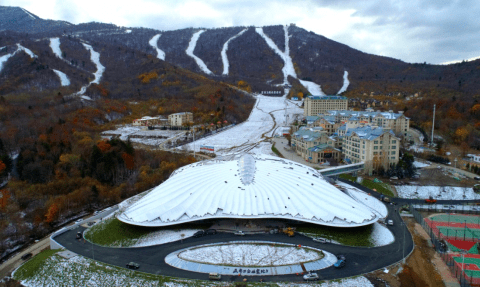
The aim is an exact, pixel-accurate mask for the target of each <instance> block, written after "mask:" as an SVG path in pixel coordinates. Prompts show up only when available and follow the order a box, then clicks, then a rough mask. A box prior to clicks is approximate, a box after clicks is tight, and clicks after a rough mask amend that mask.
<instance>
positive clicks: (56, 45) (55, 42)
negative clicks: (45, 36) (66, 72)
mask: <svg viewBox="0 0 480 288" xmlns="http://www.w3.org/2000/svg"><path fill="white" fill-rule="evenodd" d="M50 48H52V51H53V54H55V55H56V56H57V57H58V58H60V59H62V50H61V49H60V38H58V37H57V38H50Z"/></svg>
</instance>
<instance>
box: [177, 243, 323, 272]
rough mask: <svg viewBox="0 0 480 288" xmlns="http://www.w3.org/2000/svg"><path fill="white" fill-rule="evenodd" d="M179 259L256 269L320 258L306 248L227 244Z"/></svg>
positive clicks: (184, 254)
mask: <svg viewBox="0 0 480 288" xmlns="http://www.w3.org/2000/svg"><path fill="white" fill-rule="evenodd" d="M178 257H179V258H180V259H183V260H187V261H193V262H201V263H208V264H222V265H233V266H255V267H257V266H259V267H264V266H281V265H290V264H298V263H300V262H310V261H315V260H318V259H319V258H320V256H319V254H318V253H317V252H315V251H312V250H307V249H304V248H297V247H281V246H272V245H253V244H226V245H217V246H205V247H199V248H193V249H190V250H185V251H182V252H180V253H179V254H178Z"/></svg>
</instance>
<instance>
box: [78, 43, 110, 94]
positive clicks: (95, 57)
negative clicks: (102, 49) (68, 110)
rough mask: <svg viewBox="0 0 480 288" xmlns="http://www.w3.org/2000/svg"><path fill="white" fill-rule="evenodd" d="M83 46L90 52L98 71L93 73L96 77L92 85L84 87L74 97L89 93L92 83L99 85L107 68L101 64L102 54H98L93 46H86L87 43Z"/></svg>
mask: <svg viewBox="0 0 480 288" xmlns="http://www.w3.org/2000/svg"><path fill="white" fill-rule="evenodd" d="M82 45H83V46H84V47H85V48H86V49H87V50H89V51H90V60H92V62H93V63H94V64H95V66H97V71H96V72H95V73H93V75H94V76H95V79H93V81H91V82H90V83H88V84H87V85H85V86H83V87H82V88H81V89H80V91H78V92H77V93H75V94H73V95H74V96H82V95H83V94H85V92H86V91H87V88H88V86H90V85H92V83H95V84H99V83H100V79H101V78H102V75H103V71H105V67H104V66H103V65H102V64H101V63H100V53H98V52H96V51H95V50H93V48H92V46H90V45H88V44H85V43H82Z"/></svg>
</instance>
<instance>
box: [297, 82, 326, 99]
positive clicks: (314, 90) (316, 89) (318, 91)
mask: <svg viewBox="0 0 480 288" xmlns="http://www.w3.org/2000/svg"><path fill="white" fill-rule="evenodd" d="M298 81H300V83H302V85H303V87H305V88H307V90H308V92H310V93H311V94H312V95H314V96H325V93H323V91H322V88H321V87H320V85H318V84H316V83H313V82H311V81H306V80H298Z"/></svg>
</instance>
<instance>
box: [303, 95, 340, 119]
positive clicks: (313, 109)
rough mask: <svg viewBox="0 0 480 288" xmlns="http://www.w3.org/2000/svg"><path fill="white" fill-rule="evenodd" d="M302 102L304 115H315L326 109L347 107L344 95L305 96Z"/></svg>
mask: <svg viewBox="0 0 480 288" xmlns="http://www.w3.org/2000/svg"><path fill="white" fill-rule="evenodd" d="M303 103H304V110H303V115H304V116H316V115H318V113H325V112H327V111H328V110H347V109H348V98H347V97H344V96H307V97H306V98H305V100H304V102H303Z"/></svg>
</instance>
